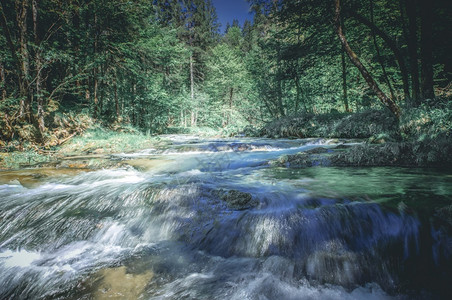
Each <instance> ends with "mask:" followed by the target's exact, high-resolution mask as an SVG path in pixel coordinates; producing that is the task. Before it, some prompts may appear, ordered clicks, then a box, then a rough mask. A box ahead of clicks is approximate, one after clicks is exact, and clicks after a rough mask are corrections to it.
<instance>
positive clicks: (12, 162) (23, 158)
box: [0, 149, 51, 169]
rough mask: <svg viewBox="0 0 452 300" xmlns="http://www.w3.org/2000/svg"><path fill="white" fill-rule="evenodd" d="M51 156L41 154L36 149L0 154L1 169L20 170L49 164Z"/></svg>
mask: <svg viewBox="0 0 452 300" xmlns="http://www.w3.org/2000/svg"><path fill="white" fill-rule="evenodd" d="M50 160H51V157H50V156H49V155H45V154H40V153H38V152H36V151H35V150H34V149H29V150H25V151H20V152H18V151H16V152H11V153H7V154H6V153H0V168H8V169H19V168H23V167H29V166H33V165H36V164H39V163H44V162H49V161H50Z"/></svg>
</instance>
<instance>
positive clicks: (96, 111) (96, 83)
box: [93, 67, 99, 118]
mask: <svg viewBox="0 0 452 300" xmlns="http://www.w3.org/2000/svg"><path fill="white" fill-rule="evenodd" d="M93 73H94V75H93V77H94V87H93V89H94V91H93V94H94V95H93V97H94V118H97V117H98V116H99V98H98V88H99V79H98V78H97V67H96V68H94V72H93Z"/></svg>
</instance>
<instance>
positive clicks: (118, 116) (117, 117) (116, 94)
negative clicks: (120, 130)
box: [114, 72, 121, 122]
mask: <svg viewBox="0 0 452 300" xmlns="http://www.w3.org/2000/svg"><path fill="white" fill-rule="evenodd" d="M114 84H115V86H114V89H115V110H116V122H119V120H120V118H121V112H120V110H119V99H118V75H117V74H116V72H115V83H114Z"/></svg>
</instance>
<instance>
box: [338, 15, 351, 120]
mask: <svg viewBox="0 0 452 300" xmlns="http://www.w3.org/2000/svg"><path fill="white" fill-rule="evenodd" d="M340 21H341V26H342V32H343V33H344V35H345V27H344V18H343V17H342V14H341V19H340ZM341 64H342V100H343V101H344V107H345V111H346V112H349V111H350V107H349V106H348V95H347V94H348V93H347V65H346V63H345V48H344V46H342V51H341Z"/></svg>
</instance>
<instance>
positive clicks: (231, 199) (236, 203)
mask: <svg viewBox="0 0 452 300" xmlns="http://www.w3.org/2000/svg"><path fill="white" fill-rule="evenodd" d="M219 194H220V195H219V196H220V199H221V200H223V201H225V202H226V203H227V205H228V206H229V207H230V208H233V209H237V210H243V209H249V208H252V207H255V206H257V205H258V204H259V201H258V200H256V199H253V196H252V195H251V194H250V193H246V192H241V191H237V190H229V191H223V190H220V191H219Z"/></svg>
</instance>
